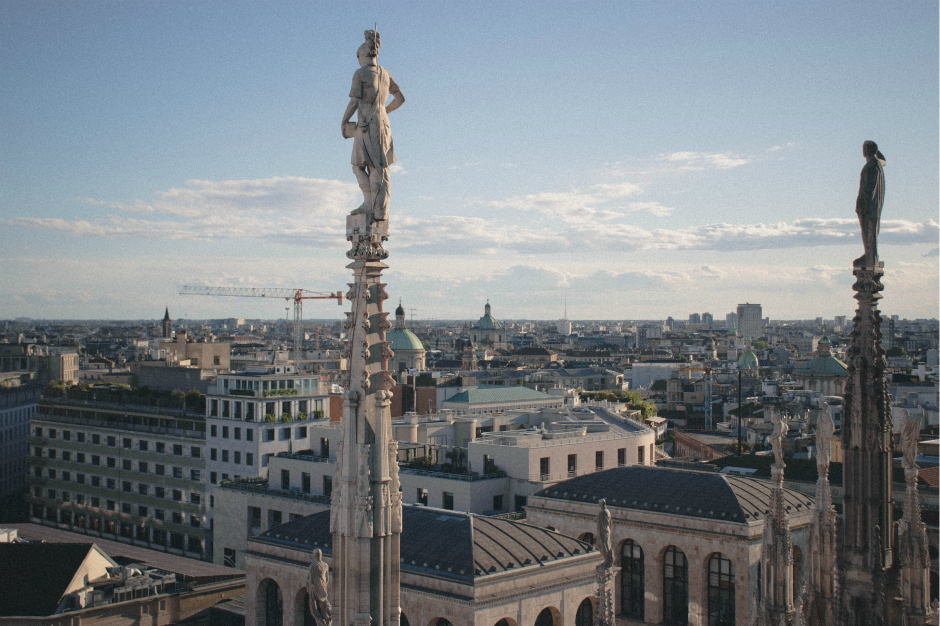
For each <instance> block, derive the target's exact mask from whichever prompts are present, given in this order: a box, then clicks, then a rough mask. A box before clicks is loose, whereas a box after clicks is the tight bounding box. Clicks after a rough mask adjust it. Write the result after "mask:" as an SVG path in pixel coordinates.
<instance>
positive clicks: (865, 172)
mask: <svg viewBox="0 0 940 626" xmlns="http://www.w3.org/2000/svg"><path fill="white" fill-rule="evenodd" d="M862 155H863V156H864V157H865V160H866V162H865V167H863V168H862V174H861V177H860V180H859V184H858V199H857V200H856V201H855V213H856V214H858V223H859V225H860V226H861V227H862V244H863V245H864V246H865V254H863V255H862V256H860V257H859V258H857V259H855V266H856V267H874V266H875V263H877V262H878V230H879V226H880V224H881V208H882V206H883V205H884V202H885V171H884V166H885V157H884V155H883V154H881V152H880V151H879V150H878V144H876V143H875V142H874V141H866V142H865V143H863V144H862Z"/></svg>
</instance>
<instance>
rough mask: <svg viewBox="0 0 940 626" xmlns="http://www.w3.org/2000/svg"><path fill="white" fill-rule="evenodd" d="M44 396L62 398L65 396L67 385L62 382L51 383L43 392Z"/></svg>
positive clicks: (53, 381) (54, 381)
mask: <svg viewBox="0 0 940 626" xmlns="http://www.w3.org/2000/svg"><path fill="white" fill-rule="evenodd" d="M42 395H44V396H46V397H47V398H61V397H62V396H64V395H65V384H64V383H63V382H62V381H61V380H52V381H49V384H47V385H46V387H45V388H44V389H43V390H42Z"/></svg>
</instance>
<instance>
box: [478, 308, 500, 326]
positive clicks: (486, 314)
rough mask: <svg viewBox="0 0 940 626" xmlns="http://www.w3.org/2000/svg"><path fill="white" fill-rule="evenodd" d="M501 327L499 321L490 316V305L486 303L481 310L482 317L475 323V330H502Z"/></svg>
mask: <svg viewBox="0 0 940 626" xmlns="http://www.w3.org/2000/svg"><path fill="white" fill-rule="evenodd" d="M502 327H503V325H502V324H500V323H499V321H498V320H497V319H496V318H495V317H493V316H492V315H490V303H489V302H487V303H486V307H485V308H484V309H483V317H481V318H480V321H479V322H477V325H476V328H477V329H479V330H498V329H502Z"/></svg>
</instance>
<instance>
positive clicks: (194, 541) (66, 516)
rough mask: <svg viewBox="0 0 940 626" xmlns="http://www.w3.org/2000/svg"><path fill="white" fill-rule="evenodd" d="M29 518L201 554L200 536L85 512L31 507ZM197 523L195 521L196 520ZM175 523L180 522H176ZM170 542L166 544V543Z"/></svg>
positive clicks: (202, 546)
mask: <svg viewBox="0 0 940 626" xmlns="http://www.w3.org/2000/svg"><path fill="white" fill-rule="evenodd" d="M32 516H33V517H36V518H40V519H43V518H44V519H46V520H48V521H50V522H55V523H60V524H68V525H70V526H74V527H77V528H78V529H81V530H84V529H85V528H88V529H89V530H93V531H96V532H105V533H109V534H112V535H115V536H119V537H124V538H126V539H132V538H133V539H137V540H140V541H147V542H148V543H151V544H157V545H161V546H167V545H168V546H169V547H171V548H175V549H177V550H183V549H185V550H188V551H189V552H196V553H200V554H201V553H202V552H203V549H204V545H203V540H202V538H201V537H199V536H194V535H184V534H182V533H177V532H169V531H166V530H163V529H161V528H149V527H147V526H141V525H139V524H131V523H130V522H119V521H117V520H113V519H102V518H101V517H100V516H97V515H93V514H91V515H89V514H86V513H85V512H77V511H76V512H74V513H73V512H72V511H69V510H67V509H59V508H57V507H51V506H47V507H43V506H40V505H32ZM197 521H198V520H197ZM174 523H182V522H181V521H180V522H176V521H175V520H174ZM168 540H169V541H168Z"/></svg>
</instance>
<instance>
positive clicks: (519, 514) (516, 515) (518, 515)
mask: <svg viewBox="0 0 940 626" xmlns="http://www.w3.org/2000/svg"><path fill="white" fill-rule="evenodd" d="M487 517H488V518H489V519H505V520H509V521H511V522H515V521H518V520H521V519H525V511H513V512H512V513H497V514H496V515H487Z"/></svg>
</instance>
